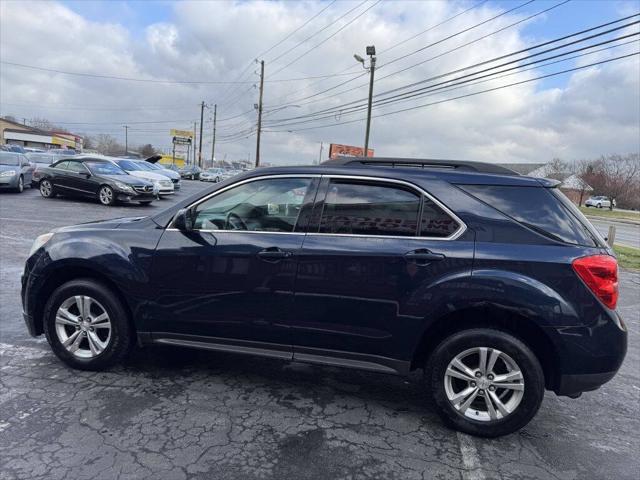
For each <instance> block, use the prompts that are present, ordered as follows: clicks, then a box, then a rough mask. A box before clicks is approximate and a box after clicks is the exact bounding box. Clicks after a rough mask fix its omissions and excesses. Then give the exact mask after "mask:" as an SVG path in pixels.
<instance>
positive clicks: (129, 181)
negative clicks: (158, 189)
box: [101, 175, 153, 185]
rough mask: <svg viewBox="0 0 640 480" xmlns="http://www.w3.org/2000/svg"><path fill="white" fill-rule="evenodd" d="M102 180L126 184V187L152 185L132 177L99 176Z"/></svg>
mask: <svg viewBox="0 0 640 480" xmlns="http://www.w3.org/2000/svg"><path fill="white" fill-rule="evenodd" d="M101 176H103V177H104V178H109V179H111V180H115V181H117V182H122V183H126V184H127V185H153V183H151V182H149V181H147V180H144V179H143V178H139V177H137V176H134V175H101Z"/></svg>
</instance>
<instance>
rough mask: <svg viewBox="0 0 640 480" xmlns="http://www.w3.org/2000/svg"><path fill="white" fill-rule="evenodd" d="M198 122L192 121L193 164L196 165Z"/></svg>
mask: <svg viewBox="0 0 640 480" xmlns="http://www.w3.org/2000/svg"><path fill="white" fill-rule="evenodd" d="M197 124H198V122H193V164H194V165H197V163H196V144H197V143H198V139H197V138H196V125H197Z"/></svg>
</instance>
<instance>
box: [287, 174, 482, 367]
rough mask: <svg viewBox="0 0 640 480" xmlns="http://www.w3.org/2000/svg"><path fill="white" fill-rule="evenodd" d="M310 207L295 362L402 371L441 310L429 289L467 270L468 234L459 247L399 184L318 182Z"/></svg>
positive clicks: (450, 218) (443, 217)
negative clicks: (426, 323) (426, 324)
mask: <svg viewBox="0 0 640 480" xmlns="http://www.w3.org/2000/svg"><path fill="white" fill-rule="evenodd" d="M318 199H319V201H318V202H317V203H316V205H315V208H314V211H313V214H312V220H311V222H310V225H309V228H308V233H307V237H306V239H305V242H304V245H303V248H302V252H301V255H300V261H299V267H298V277H297V279H296V292H295V314H294V315H293V316H292V323H291V332H292V339H293V340H292V341H293V344H294V358H295V359H296V360H301V361H311V362H317V363H327V364H338V365H340V364H344V365H351V366H358V367H361V368H365V369H371V370H379V371H401V372H402V371H404V370H405V369H406V367H407V366H408V363H407V362H408V360H409V358H410V355H411V354H412V352H411V351H410V349H409V348H408V346H409V345H415V344H416V342H417V340H418V338H419V337H420V335H421V333H422V330H423V327H424V320H425V317H428V315H429V311H430V309H432V308H436V306H437V305H438V306H439V305H441V303H442V302H445V301H446V298H442V295H441V294H440V293H438V294H437V295H434V294H433V292H434V290H435V289H434V290H432V289H431V287H432V285H434V284H437V282H438V280H439V279H442V278H443V277H444V276H445V275H455V273H456V272H465V271H470V269H471V266H472V260H473V235H466V236H465V238H460V237H461V235H462V234H463V232H464V231H465V229H466V227H465V226H464V225H463V223H462V221H460V220H459V219H458V218H457V217H455V215H453V214H452V213H451V212H448V211H447V210H446V207H444V206H442V205H441V204H439V203H438V202H437V201H436V200H435V199H433V198H431V197H429V196H428V195H426V194H425V192H423V191H421V190H419V189H417V188H416V187H415V186H412V185H410V184H406V183H404V182H400V181H391V180H388V179H366V178H351V177H345V176H334V177H331V178H328V177H323V180H322V183H321V186H320V189H319V192H318ZM419 219H420V220H419ZM451 294H454V293H453V292H451Z"/></svg>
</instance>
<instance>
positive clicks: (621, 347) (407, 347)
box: [22, 157, 627, 437]
mask: <svg viewBox="0 0 640 480" xmlns="http://www.w3.org/2000/svg"><path fill="white" fill-rule="evenodd" d="M557 185H558V182H557V181H553V180H545V179H539V178H529V177H523V176H520V175H518V174H516V173H515V172H513V171H511V170H508V169H506V168H504V167H499V166H496V165H490V164H483V163H474V162H455V161H442V160H441V161H438V160H414V159H410V160H407V159H385V158H375V159H374V158H371V157H367V158H360V159H359V158H349V159H341V160H339V161H334V162H326V163H325V164H324V165H322V166H320V167H311V166H309V167H282V168H261V169H257V170H253V171H252V172H249V173H246V174H243V175H240V176H239V177H237V178H235V179H233V180H230V181H227V182H224V183H221V184H217V185H214V186H212V187H209V188H206V189H204V190H203V191H202V192H201V193H200V194H198V195H196V196H192V197H190V198H187V199H185V200H184V201H182V202H179V203H177V204H175V205H173V206H171V207H169V208H168V209H166V210H164V211H162V212H160V213H157V214H154V215H153V216H150V217H147V218H139V217H138V218H132V219H116V220H113V221H111V222H109V221H106V222H105V221H102V222H97V223H89V224H83V225H77V226H75V227H67V228H62V229H58V230H56V231H55V233H48V234H45V235H42V236H40V237H38V239H36V241H35V243H34V245H33V247H32V249H31V254H30V256H29V258H28V259H27V262H26V266H25V275H24V277H23V282H22V300H23V308H24V319H25V322H26V324H27V328H28V330H29V332H30V334H31V335H34V336H37V335H41V334H43V333H44V334H45V335H46V338H47V340H48V342H49V344H50V346H51V348H52V350H53V352H54V353H55V354H56V355H57V356H58V357H59V358H60V359H61V360H62V361H64V362H65V363H66V364H68V365H70V366H72V367H74V368H78V369H83V370H102V369H104V368H107V367H109V366H111V365H113V364H115V363H118V362H120V361H121V360H122V359H123V358H124V357H125V355H126V354H127V352H128V351H129V350H130V348H131V347H132V346H133V345H135V344H136V340H137V344H138V345H181V346H184V347H191V348H202V349H206V350H218V351H221V352H236V353H242V354H251V355H261V356H265V357H269V358H280V359H282V360H286V361H291V360H293V361H299V362H308V363H318V364H324V365H332V366H343V367H348V368H360V369H364V370H369V371H374V372H380V373H392V374H400V375H407V374H408V373H409V372H410V371H412V370H415V369H423V370H424V378H425V386H426V387H427V388H428V389H429V390H430V394H431V396H432V398H433V404H434V405H435V407H436V410H437V411H438V413H439V414H440V416H441V417H442V418H443V420H444V421H445V422H446V423H447V424H448V425H450V426H452V427H453V428H456V429H458V430H460V431H463V432H466V433H469V434H473V435H480V436H486V437H495V436H499V435H504V434H508V433H511V432H514V431H516V430H518V429H520V428H522V427H523V426H524V425H526V424H527V423H528V422H529V421H530V420H531V419H532V418H533V417H534V416H535V414H536V412H537V411H538V408H539V407H540V404H541V402H542V400H543V397H544V393H545V389H546V390H551V391H554V392H555V393H556V394H558V395H563V396H569V397H573V398H575V397H577V396H579V395H580V394H581V393H582V392H585V391H589V390H594V389H597V388H598V387H600V386H601V385H602V384H604V383H606V382H607V381H609V380H610V379H611V378H612V377H613V376H614V375H615V374H616V372H617V370H618V368H619V367H620V365H621V364H622V361H623V359H624V357H625V353H626V347H627V329H626V327H625V324H624V322H623V320H622V318H621V316H620V314H619V313H618V312H617V311H616V304H617V300H618V277H617V275H618V273H617V272H618V270H617V262H616V259H615V257H614V256H613V252H612V250H611V249H610V248H609V247H608V246H607V244H606V242H605V241H604V240H603V239H602V237H601V236H600V234H599V233H598V232H597V231H596V230H595V229H594V227H593V226H592V225H591V224H590V223H589V221H588V220H587V219H586V218H585V217H584V215H582V213H581V212H580V211H579V210H578V209H577V208H576V207H575V206H574V205H573V204H572V203H571V202H570V201H569V200H568V199H567V198H566V197H565V196H564V194H563V193H562V192H561V191H560V190H559V189H558V188H557ZM541 211H543V212H544V215H541V214H540V212H541ZM80 266H81V268H82V269H81V271H80V273H76V272H77V270H76V268H78V267H80ZM212 299H213V300H215V302H214V303H212ZM556 404H557V402H551V403H548V404H547V407H548V408H553V406H554V405H556ZM563 413H566V412H565V408H564V406H563ZM576 414H578V413H577V412H576ZM546 424H547V425H551V424H550V423H549V422H547V423H546Z"/></svg>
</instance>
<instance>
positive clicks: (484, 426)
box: [425, 328, 544, 438]
mask: <svg viewBox="0 0 640 480" xmlns="http://www.w3.org/2000/svg"><path fill="white" fill-rule="evenodd" d="M477 347H489V348H493V349H497V350H500V351H501V352H504V353H505V354H507V355H508V356H509V357H511V359H513V360H514V361H515V362H516V364H517V365H518V367H519V369H520V371H521V372H522V376H523V380H524V390H523V396H522V399H521V400H520V403H519V404H518V405H517V406H516V407H515V409H514V411H513V412H512V413H510V414H508V415H507V416H506V417H504V418H499V419H496V420H487V421H481V420H475V419H472V418H469V417H468V416H465V415H464V414H463V413H461V412H460V411H459V410H457V409H456V408H455V407H454V406H453V405H452V403H451V402H450V401H449V398H448V397H447V392H446V389H445V372H446V370H447V367H448V366H449V363H450V362H451V361H452V360H453V359H454V357H456V356H457V355H460V354H461V353H462V352H465V351H467V350H469V349H473V348H477ZM425 379H426V381H427V385H428V386H429V387H430V389H431V392H432V395H433V400H434V403H435V405H436V408H437V411H438V414H439V415H440V417H441V418H442V419H443V421H444V422H445V423H446V424H447V425H448V426H449V427H451V428H454V429H455V430H459V431H461V432H464V433H468V434H470V435H475V436H479V437H489V438H491V437H499V436H501V435H507V434H509V433H513V432H515V431H517V430H519V429H520V428H522V427H524V426H525V425H526V424H527V423H529V421H530V420H531V419H532V418H533V417H534V416H535V414H536V413H537V411H538V409H539V408H540V404H541V403H542V399H543V397H544V373H543V371H542V367H541V366H540V362H539V361H538V359H537V358H536V356H535V354H534V353H533V352H532V351H531V349H530V348H529V347H527V346H526V345H525V344H524V343H523V342H522V341H521V340H519V339H517V338H516V337H514V336H512V335H510V334H508V333H505V332H503V331H500V330H494V329H489V328H478V329H470V330H464V331H462V332H458V333H455V334H453V335H451V336H450V337H447V338H446V339H445V340H443V341H442V342H441V343H440V345H438V347H436V349H435V350H434V351H433V353H432V355H431V356H430V358H429V361H428V364H427V366H426V368H425ZM463 382H464V381H463ZM496 393H498V391H496ZM514 393H515V392H514ZM477 398H478V399H480V398H482V397H477ZM482 401H484V400H482Z"/></svg>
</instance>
